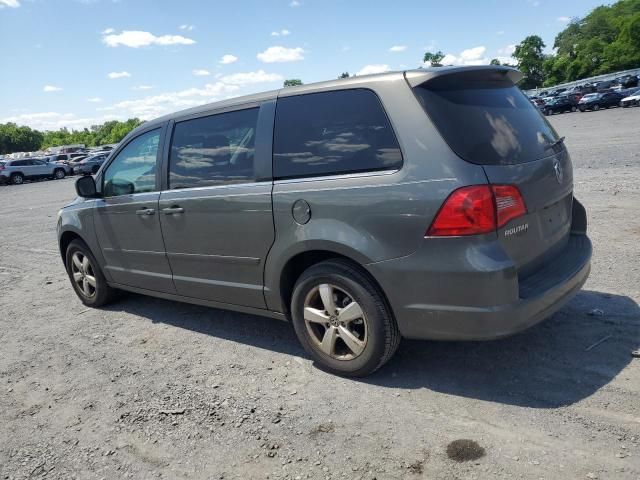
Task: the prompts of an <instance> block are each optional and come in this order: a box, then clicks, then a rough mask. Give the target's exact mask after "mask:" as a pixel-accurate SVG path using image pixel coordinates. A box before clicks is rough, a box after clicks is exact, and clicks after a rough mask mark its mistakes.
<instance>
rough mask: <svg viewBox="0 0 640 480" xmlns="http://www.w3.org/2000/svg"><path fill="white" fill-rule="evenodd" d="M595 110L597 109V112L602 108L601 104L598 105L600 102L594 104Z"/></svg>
mask: <svg viewBox="0 0 640 480" xmlns="http://www.w3.org/2000/svg"><path fill="white" fill-rule="evenodd" d="M593 110H594V111H596V112H597V111H598V110H600V105H598V104H597V103H596V104H595V105H594V106H593Z"/></svg>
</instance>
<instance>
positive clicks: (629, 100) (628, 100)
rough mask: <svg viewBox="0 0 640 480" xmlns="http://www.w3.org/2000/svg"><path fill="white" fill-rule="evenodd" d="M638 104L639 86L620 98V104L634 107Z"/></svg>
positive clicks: (639, 99) (639, 96)
mask: <svg viewBox="0 0 640 480" xmlns="http://www.w3.org/2000/svg"><path fill="white" fill-rule="evenodd" d="M638 105H640V88H636V89H634V90H632V91H631V92H629V93H627V96H626V97H624V98H622V99H621V100H620V106H621V107H624V108H627V107H636V106H638Z"/></svg>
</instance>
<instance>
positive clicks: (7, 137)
mask: <svg viewBox="0 0 640 480" xmlns="http://www.w3.org/2000/svg"><path fill="white" fill-rule="evenodd" d="M140 124H142V121H141V120H139V119H138V118H130V119H129V120H126V121H124V122H120V121H118V120H111V121H109V122H105V123H103V124H101V125H92V126H91V127H89V128H84V129H82V130H69V129H67V128H66V127H64V128H61V129H59V130H54V131H45V132H41V131H39V130H36V129H32V128H30V127H26V126H19V125H16V124H15V123H11V122H10V123H2V124H0V154H6V153H13V152H34V151H38V150H44V149H46V148H49V147H57V146H60V145H73V144H77V143H82V144H84V145H86V146H87V147H96V146H99V145H105V144H109V143H118V142H120V140H122V139H123V138H124V137H125V136H126V135H127V134H128V133H129V132H130V131H131V130H133V129H134V128H136V127H137V126H138V125H140Z"/></svg>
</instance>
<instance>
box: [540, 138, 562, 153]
mask: <svg viewBox="0 0 640 480" xmlns="http://www.w3.org/2000/svg"><path fill="white" fill-rule="evenodd" d="M564 138H565V137H560V138H559V139H558V140H556V141H555V142H553V143H550V144H549V145H547V146H546V147H544V149H545V150H549V149H550V148H553V147H556V146H558V145H560V144H561V143H564Z"/></svg>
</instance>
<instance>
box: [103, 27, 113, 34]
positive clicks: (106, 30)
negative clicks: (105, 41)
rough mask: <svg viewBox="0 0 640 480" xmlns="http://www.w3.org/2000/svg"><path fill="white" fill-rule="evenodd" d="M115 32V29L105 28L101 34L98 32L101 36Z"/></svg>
mask: <svg viewBox="0 0 640 480" xmlns="http://www.w3.org/2000/svg"><path fill="white" fill-rule="evenodd" d="M113 32H115V29H113V28H105V29H104V30H103V31H102V32H100V33H101V34H102V35H109V34H110V33H113Z"/></svg>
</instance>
